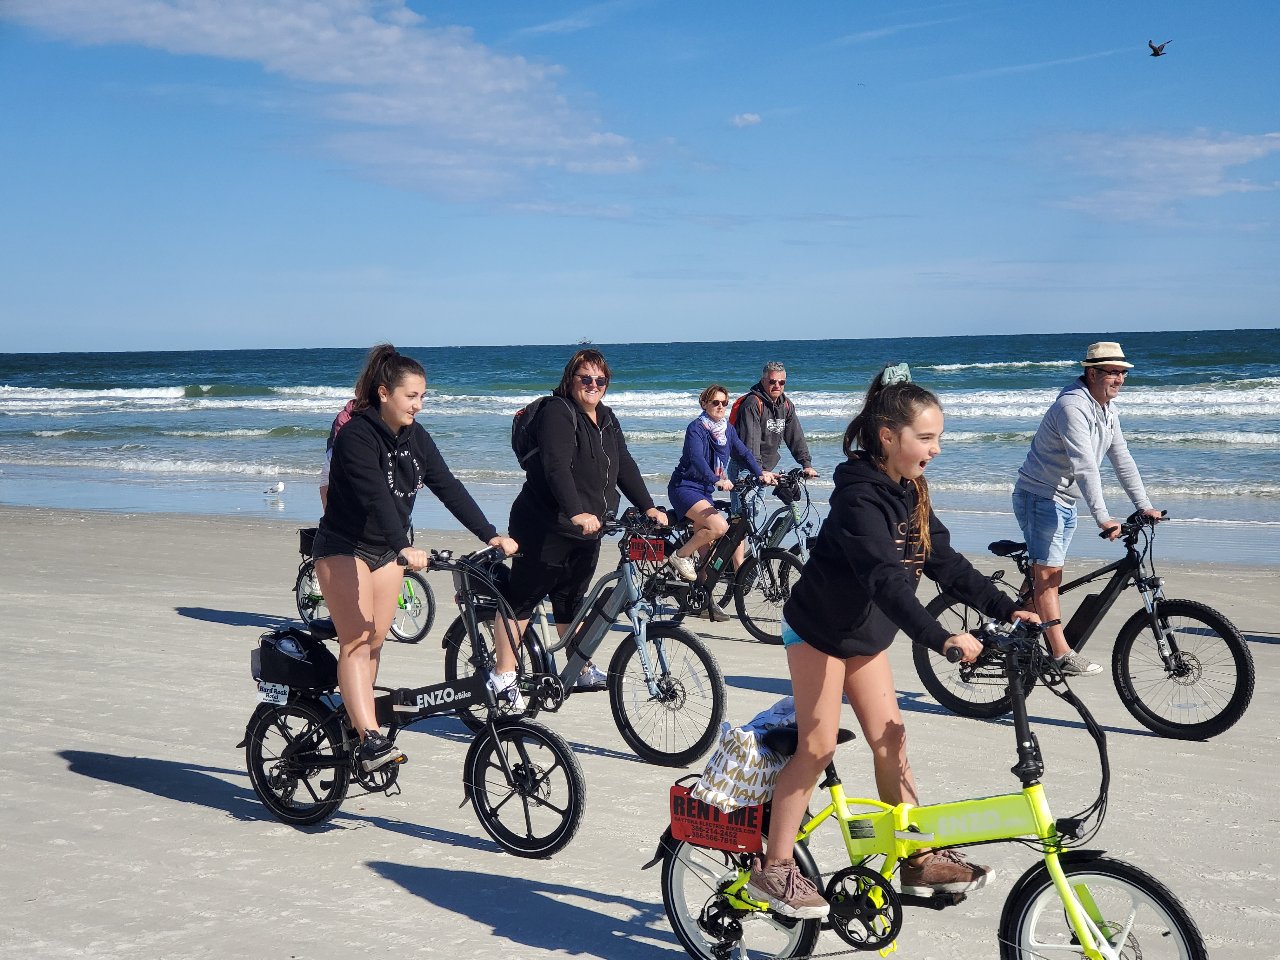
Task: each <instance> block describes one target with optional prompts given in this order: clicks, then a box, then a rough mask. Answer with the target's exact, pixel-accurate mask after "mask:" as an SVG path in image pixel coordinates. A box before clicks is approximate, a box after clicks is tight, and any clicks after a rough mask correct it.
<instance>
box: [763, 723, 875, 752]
mask: <svg viewBox="0 0 1280 960" xmlns="http://www.w3.org/2000/svg"><path fill="white" fill-rule="evenodd" d="M799 739H800V731H799V730H798V729H797V728H796V727H774V728H773V729H772V730H770V731H769V732H767V733H766V734H765V735H764V737H763V738H762V740H761V743H762V744H764V748H765V749H766V750H768V751H770V752H772V753H776V754H778V756H780V757H789V756H791V755H792V754H793V753H795V752H796V742H797V741H798V740H799ZM854 739H856V738H855V736H854V733H853V731H852V730H846V729H845V728H844V727H841V728H840V732H839V733H837V734H836V743H837V744H840V743H848V742H849V741H850V740H854Z"/></svg>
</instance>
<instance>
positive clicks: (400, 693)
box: [373, 673, 490, 727]
mask: <svg viewBox="0 0 1280 960" xmlns="http://www.w3.org/2000/svg"><path fill="white" fill-rule="evenodd" d="M485 680H486V678H485V676H484V675H482V674H479V673H476V674H472V675H471V676H469V677H460V678H459V679H457V680H446V681H445V682H444V683H433V684H432V685H431V686H429V687H415V688H413V689H402V690H392V691H390V692H389V693H382V694H379V695H378V696H377V697H375V698H374V701H373V706H374V710H375V712H376V715H377V718H378V723H379V724H381V725H382V726H384V727H386V726H397V727H403V726H406V725H408V724H410V723H413V722H414V721H416V720H422V719H425V718H426V717H434V716H437V715H438V714H441V713H453V712H455V711H457V710H459V709H461V708H462V707H468V706H471V705H472V704H474V703H484V702H485V698H486V697H488V696H490V693H489V691H488V689H487V688H486V683H485Z"/></svg>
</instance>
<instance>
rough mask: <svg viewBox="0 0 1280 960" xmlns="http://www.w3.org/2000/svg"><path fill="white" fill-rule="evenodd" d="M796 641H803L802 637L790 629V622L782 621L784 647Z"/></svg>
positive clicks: (793, 644) (790, 645) (792, 644)
mask: <svg viewBox="0 0 1280 960" xmlns="http://www.w3.org/2000/svg"><path fill="white" fill-rule="evenodd" d="M797 643H804V637H802V636H800V634H798V633H796V632H795V631H794V630H792V629H791V624H789V623H787V621H785V620H783V621H782V645H783V646H784V647H793V646H795V645H796V644H797Z"/></svg>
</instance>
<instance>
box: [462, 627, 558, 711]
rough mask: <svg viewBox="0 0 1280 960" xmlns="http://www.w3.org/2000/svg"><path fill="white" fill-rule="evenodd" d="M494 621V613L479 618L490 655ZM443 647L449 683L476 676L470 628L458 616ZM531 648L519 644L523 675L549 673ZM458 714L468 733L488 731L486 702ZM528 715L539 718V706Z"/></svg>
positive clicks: (465, 707)
mask: <svg viewBox="0 0 1280 960" xmlns="http://www.w3.org/2000/svg"><path fill="white" fill-rule="evenodd" d="M493 619H494V615H493V612H492V611H489V612H487V613H484V614H480V615H479V616H478V620H479V623H480V629H481V630H483V631H484V633H485V643H486V644H487V646H488V649H489V652H490V654H492V653H493ZM527 632H528V631H527V630H526V633H527ZM442 645H443V646H444V678H445V679H446V680H448V681H449V682H450V683H453V682H454V681H456V680H460V679H462V678H464V677H469V676H471V675H472V674H473V673H475V668H474V667H472V665H471V648H472V644H471V641H470V640H469V639H468V638H467V627H466V624H465V623H464V622H463V620H462V617H461V616H458V617H455V618H454V621H453V623H451V624H449V629H448V630H446V631H445V632H444V640H443V641H442ZM532 649H533V647H532V646H531V645H530V644H527V643H522V644H520V656H519V664H520V665H519V667H518V668H517V669H518V670H519V671H520V672H521V673H546V672H547V670H546V665H545V664H544V663H543V662H542V659H541V657H540V656H538V654H537V653H530V651H531V650H532ZM457 715H458V719H459V720H461V721H462V722H463V723H464V724H465V725H466V727H467V729H468V730H470V731H471V732H472V733H479V732H480V731H482V730H484V729H485V726H486V723H487V720H488V716H489V709H488V707H487V706H485V704H483V703H472V704H471V705H469V706H464V707H459V708H458V713H457ZM526 715H527V716H536V715H537V708H536V706H534V705H532V704H530V709H529V710H528V711H527V713H526Z"/></svg>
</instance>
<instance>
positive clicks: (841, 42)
mask: <svg viewBox="0 0 1280 960" xmlns="http://www.w3.org/2000/svg"><path fill="white" fill-rule="evenodd" d="M962 19H964V18H963V17H948V18H947V19H945V20H916V21H913V22H910V23H895V24H892V25H890V26H887V27H879V28H877V29H875V30H862V31H860V32H858V33H848V34H845V35H844V36H842V37H836V39H835V40H833V41H831V42H832V44H833V45H834V46H838V47H845V46H851V45H852V44H855V43H872V42H874V41H876V40H883V39H885V38H886V37H892V36H894V35H895V34H898V33H902V32H903V31H904V30H921V29H923V28H925V27H936V26H939V25H941V24H946V23H957V22H958V21H960V20H962Z"/></svg>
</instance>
